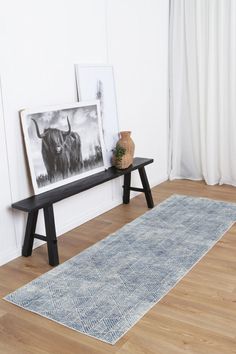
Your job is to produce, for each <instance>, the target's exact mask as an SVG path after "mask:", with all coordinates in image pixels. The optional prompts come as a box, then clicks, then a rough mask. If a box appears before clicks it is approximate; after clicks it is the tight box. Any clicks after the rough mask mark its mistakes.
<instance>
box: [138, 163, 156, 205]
mask: <svg viewBox="0 0 236 354" xmlns="http://www.w3.org/2000/svg"><path fill="white" fill-rule="evenodd" d="M138 171H139V176H140V178H141V182H142V185H143V191H144V193H145V197H146V201H147V206H148V208H153V207H154V203H153V199H152V192H151V189H150V186H149V182H148V178H147V175H146V171H145V168H144V167H140V168H139V169H138Z"/></svg>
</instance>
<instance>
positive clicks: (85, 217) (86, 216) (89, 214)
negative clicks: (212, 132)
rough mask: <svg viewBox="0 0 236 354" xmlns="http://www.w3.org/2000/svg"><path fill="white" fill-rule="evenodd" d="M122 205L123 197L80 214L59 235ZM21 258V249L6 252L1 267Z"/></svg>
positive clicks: (166, 177)
mask: <svg viewBox="0 0 236 354" xmlns="http://www.w3.org/2000/svg"><path fill="white" fill-rule="evenodd" d="M167 179H168V176H167V175H166V176H163V177H161V178H159V179H158V180H157V181H155V186H156V185H158V184H160V183H162V182H165V181H166V180H167ZM153 185H154V184H153V183H152V184H151V187H153ZM140 193H141V192H131V194H130V198H134V197H135V196H137V195H138V194H140ZM121 203H122V196H120V198H116V199H115V200H113V201H112V202H110V203H104V204H100V205H99V208H93V209H90V210H89V211H86V212H84V213H83V214H81V213H80V215H78V217H76V218H73V219H71V220H69V221H68V222H66V223H65V224H64V225H63V226H62V227H60V229H57V235H58V236H61V235H63V234H64V233H66V232H68V231H70V230H72V229H74V228H76V227H78V226H79V225H81V224H83V223H85V222H87V221H89V220H91V219H93V218H95V217H96V216H98V215H101V214H103V213H105V212H106V211H108V210H111V209H112V208H115V207H116V206H118V205H120V204H121ZM44 243H45V242H44V241H40V240H36V241H35V242H34V248H37V247H39V246H41V245H42V244H44ZM20 256H21V247H20V248H17V249H14V250H8V251H4V253H0V265H3V264H6V263H7V262H10V261H11V260H13V259H15V258H17V257H20Z"/></svg>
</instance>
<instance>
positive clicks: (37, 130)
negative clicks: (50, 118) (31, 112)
mask: <svg viewBox="0 0 236 354" xmlns="http://www.w3.org/2000/svg"><path fill="white" fill-rule="evenodd" d="M31 119H32V121H33V122H34V124H35V127H36V132H37V135H38V138H39V139H43V138H44V137H45V135H46V133H42V134H40V131H39V127H38V123H37V122H36V120H34V119H33V118H31Z"/></svg>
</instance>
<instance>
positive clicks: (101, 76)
mask: <svg viewBox="0 0 236 354" xmlns="http://www.w3.org/2000/svg"><path fill="white" fill-rule="evenodd" d="M76 82H77V90H78V99H79V101H87V100H91V99H92V100H93V99H98V100H99V101H100V107H101V120H102V133H103V139H104V144H105V150H106V156H105V158H106V163H107V166H111V165H112V163H111V158H112V150H113V149H114V147H115V145H116V143H117V141H118V139H119V124H118V117H117V104H116V93H115V82H114V73H113V67H112V66H109V65H76Z"/></svg>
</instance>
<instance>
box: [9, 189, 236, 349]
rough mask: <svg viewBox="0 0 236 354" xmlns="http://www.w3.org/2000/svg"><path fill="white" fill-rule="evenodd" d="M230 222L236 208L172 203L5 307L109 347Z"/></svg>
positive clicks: (175, 199)
mask: <svg viewBox="0 0 236 354" xmlns="http://www.w3.org/2000/svg"><path fill="white" fill-rule="evenodd" d="M235 220H236V204H232V203H224V202H220V201H214V200H210V199H206V198H192V197H187V196H179V195H174V196H172V197H171V198H169V199H167V200H166V201H164V202H163V203H161V204H160V205H158V206H157V207H155V208H153V209H152V210H150V211H148V212H146V213H145V214H144V215H142V216H141V217H139V218H137V219H136V220H134V221H133V222H131V223H129V224H127V225H125V226H124V227H122V228H121V229H120V230H118V231H117V232H115V233H114V234H111V235H110V236H108V237H107V238H105V239H103V240H102V241H100V242H98V243H96V244H95V245H93V246H91V247H89V248H88V249H86V250H85V251H83V252H82V253H80V254H78V255H77V256H75V257H73V258H72V259H70V260H69V261H67V262H65V263H63V264H61V265H59V266H58V267H56V268H54V269H52V270H50V271H49V272H47V273H45V274H43V275H42V276H40V277H38V278H37V279H35V280H33V281H32V282H30V283H28V284H26V285H25V286H23V287H22V288H20V289H18V290H16V291H15V292H13V293H11V294H9V295H7V296H6V297H5V300H7V301H9V302H12V303H13V304H15V305H17V306H20V307H23V308H24V309H26V310H29V311H32V312H34V313H37V314H39V315H41V316H44V317H47V318H48V319H50V320H53V321H56V322H59V323H60V324H62V325H64V326H67V327H70V328H72V329H74V330H76V331H79V332H82V333H84V334H87V335H89V336H92V337H95V338H97V339H100V340H102V341H105V342H107V343H110V344H115V343H116V342H117V340H118V339H119V338H121V337H122V336H123V335H124V334H125V333H126V332H127V331H128V330H129V329H130V328H131V327H132V326H133V325H134V324H135V323H136V322H137V321H138V320H139V319H140V318H141V317H142V316H143V315H144V314H145V313H146V312H147V311H148V310H150V308H151V307H152V306H153V305H154V304H156V303H157V302H158V301H159V300H160V299H161V298H162V297H163V296H164V295H165V294H167V293H168V292H169V291H170V289H171V288H173V287H174V286H175V284H176V283H177V282H178V281H179V280H180V279H181V278H182V277H183V276H184V275H185V274H186V273H187V272H188V271H189V270H190V269H191V268H192V267H193V266H194V265H195V264H196V263H197V262H198V261H199V260H200V259H201V258H202V257H203V256H204V255H205V254H206V252H208V251H209V249H210V248H212V247H213V246H214V244H215V243H216V242H217V241H218V240H219V239H220V238H221V237H222V235H223V234H224V233H225V232H226V231H227V230H228V229H229V228H230V227H231V226H232V224H233V223H234V221H235Z"/></svg>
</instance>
